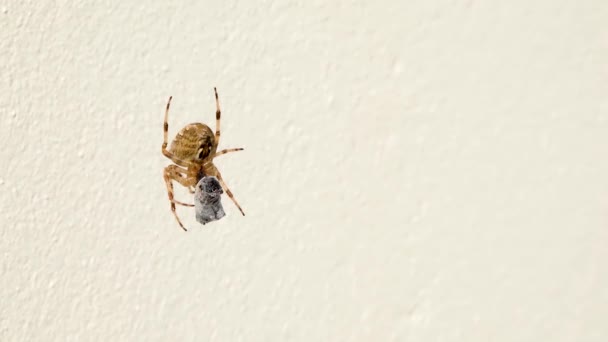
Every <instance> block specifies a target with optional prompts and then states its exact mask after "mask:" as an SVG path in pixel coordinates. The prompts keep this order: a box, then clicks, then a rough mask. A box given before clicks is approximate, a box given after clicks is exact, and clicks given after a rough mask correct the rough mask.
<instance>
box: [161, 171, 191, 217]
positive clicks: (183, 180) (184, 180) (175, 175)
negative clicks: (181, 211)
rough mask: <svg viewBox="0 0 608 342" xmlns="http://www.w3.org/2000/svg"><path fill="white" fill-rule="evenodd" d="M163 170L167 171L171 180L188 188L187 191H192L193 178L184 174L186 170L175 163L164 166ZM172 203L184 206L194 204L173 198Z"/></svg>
mask: <svg viewBox="0 0 608 342" xmlns="http://www.w3.org/2000/svg"><path fill="white" fill-rule="evenodd" d="M165 170H166V171H167V172H169V176H170V177H171V179H172V180H174V181H176V182H178V183H179V184H181V185H182V186H184V187H186V188H188V191H190V192H191V193H194V189H193V185H192V183H194V181H195V179H194V178H192V177H188V176H186V175H184V174H187V173H188V170H184V169H182V168H181V167H179V166H177V165H169V166H167V167H166V168H165ZM173 203H175V204H179V205H183V206H184V207H194V204H188V203H184V202H180V201H177V200H173Z"/></svg>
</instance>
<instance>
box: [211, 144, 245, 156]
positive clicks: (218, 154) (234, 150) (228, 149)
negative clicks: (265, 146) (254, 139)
mask: <svg viewBox="0 0 608 342" xmlns="http://www.w3.org/2000/svg"><path fill="white" fill-rule="evenodd" d="M242 150H244V148H242V147H238V148H227V149H224V150H221V151H219V152H215V155H214V156H213V158H215V157H217V156H221V155H222V154H226V153H230V152H236V151H242Z"/></svg>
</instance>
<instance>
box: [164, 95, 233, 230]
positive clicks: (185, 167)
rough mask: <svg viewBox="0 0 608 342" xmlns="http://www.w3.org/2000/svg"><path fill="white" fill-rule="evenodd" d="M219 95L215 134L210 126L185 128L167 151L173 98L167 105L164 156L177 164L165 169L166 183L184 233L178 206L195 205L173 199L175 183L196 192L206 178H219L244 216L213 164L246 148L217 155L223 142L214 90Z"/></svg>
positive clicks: (189, 126)
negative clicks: (200, 182)
mask: <svg viewBox="0 0 608 342" xmlns="http://www.w3.org/2000/svg"><path fill="white" fill-rule="evenodd" d="M213 90H214V92H215V105H216V111H215V134H214V133H213V131H212V130H211V128H209V126H207V125H205V124H202V123H198V122H197V123H191V124H189V125H186V127H184V128H182V129H181V130H180V131H179V132H178V133H177V135H176V136H175V139H173V142H172V143H171V147H169V149H167V135H168V130H169V124H168V123H167V119H168V116H169V106H170V105H171V99H172V97H169V101H168V102H167V108H166V110H165V124H164V126H163V131H164V141H163V146H162V153H163V155H165V156H166V157H167V158H169V159H171V161H173V163H174V164H171V165H169V166H167V167H166V168H165V170H164V179H165V184H166V185H167V192H168V194H169V201H170V202H171V211H172V212H173V215H175V219H176V220H177V223H179V225H180V227H182V229H183V230H186V228H184V225H183V224H182V222H181V221H180V219H179V217H178V216H177V213H176V212H175V205H176V204H179V205H183V206H186V207H193V206H194V205H193V204H187V203H183V202H179V201H176V200H175V199H174V198H173V197H174V196H173V182H172V181H176V182H178V183H179V184H181V185H182V186H184V187H186V188H188V190H190V193H194V186H195V185H196V184H197V183H198V182H199V180H201V178H203V177H204V176H213V177H216V178H217V179H218V181H219V183H220V185H221V186H222V189H223V190H224V191H225V192H226V194H227V195H228V197H230V199H231V200H232V202H234V204H235V205H236V206H237V208H239V210H240V211H241V214H243V216H244V215H245V213H244V212H243V209H241V206H240V205H239V204H238V202H237V201H236V199H235V198H234V196H233V195H232V192H231V191H230V189H228V186H227V185H226V183H225V182H224V180H223V179H222V175H221V174H220V172H219V171H218V169H217V168H216V167H215V165H213V159H214V158H216V157H218V156H221V155H222V154H226V153H229V152H235V151H242V150H243V149H242V148H230V149H225V150H221V151H219V152H217V146H218V144H219V142H220V117H221V111H220V102H219V99H218V96H217V90H216V89H215V88H213Z"/></svg>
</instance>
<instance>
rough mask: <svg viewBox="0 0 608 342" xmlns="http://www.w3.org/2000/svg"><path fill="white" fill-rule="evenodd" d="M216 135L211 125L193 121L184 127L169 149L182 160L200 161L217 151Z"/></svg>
mask: <svg viewBox="0 0 608 342" xmlns="http://www.w3.org/2000/svg"><path fill="white" fill-rule="evenodd" d="M216 148H217V146H215V136H214V134H213V131H212V130H211V128H209V126H207V125H205V124H202V123H192V124H189V125H187V126H186V127H184V128H182V129H181V130H180V131H179V132H178V133H177V135H176V136H175V139H173V142H172V143H171V147H170V148H169V150H170V151H171V152H172V153H173V154H174V155H175V156H176V157H177V158H179V159H180V160H184V161H200V160H204V159H206V158H207V157H209V156H210V155H212V154H213V153H215V149H216Z"/></svg>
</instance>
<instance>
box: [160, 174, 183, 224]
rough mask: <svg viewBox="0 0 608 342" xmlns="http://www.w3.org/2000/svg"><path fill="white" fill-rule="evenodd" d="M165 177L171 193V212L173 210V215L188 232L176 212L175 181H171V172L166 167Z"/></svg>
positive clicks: (169, 193)
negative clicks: (174, 198)
mask: <svg viewBox="0 0 608 342" xmlns="http://www.w3.org/2000/svg"><path fill="white" fill-rule="evenodd" d="M163 177H164V179H165V184H166V186H167V194H168V195H169V202H171V212H173V216H175V219H176V220H177V223H179V226H180V227H182V229H183V230H184V231H185V232H187V231H188V230H187V229H186V228H185V227H184V225H183V224H182V221H180V219H179V217H178V216H177V213H176V212H175V202H174V200H173V183H172V182H171V173H170V172H169V171H168V170H167V169H166V168H165V172H164V174H163Z"/></svg>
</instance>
